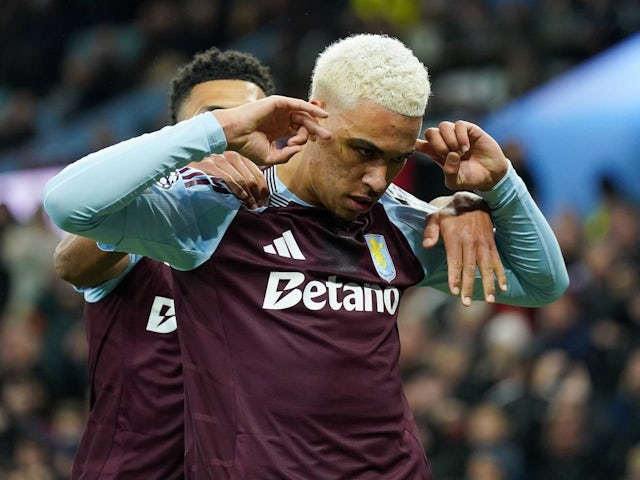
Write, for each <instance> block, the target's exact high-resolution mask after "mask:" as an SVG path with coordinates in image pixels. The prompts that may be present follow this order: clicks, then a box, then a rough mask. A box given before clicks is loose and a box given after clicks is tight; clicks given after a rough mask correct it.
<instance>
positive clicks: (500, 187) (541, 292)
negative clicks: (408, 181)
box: [385, 166, 569, 307]
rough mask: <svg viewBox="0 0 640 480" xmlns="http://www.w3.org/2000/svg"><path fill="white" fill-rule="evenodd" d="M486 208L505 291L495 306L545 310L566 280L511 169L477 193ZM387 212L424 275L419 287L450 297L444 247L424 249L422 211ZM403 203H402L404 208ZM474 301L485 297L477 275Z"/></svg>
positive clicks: (548, 232) (550, 239)
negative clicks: (491, 184) (416, 258)
mask: <svg viewBox="0 0 640 480" xmlns="http://www.w3.org/2000/svg"><path fill="white" fill-rule="evenodd" d="M476 193H477V194H478V195H480V196H481V197H482V198H483V199H484V200H485V201H486V202H487V204H488V205H489V208H490V210H491V217H492V219H493V222H494V225H495V239H496V245H497V247H498V251H499V253H500V258H501V260H502V263H503V265H504V267H505V270H506V275H507V281H508V289H507V291H506V292H502V291H500V290H499V289H496V302H498V303H504V304H509V305H520V306H525V307H537V306H541V305H546V304H548V303H550V302H552V301H554V300H555V299H557V298H558V297H559V296H560V295H562V293H564V291H565V290H566V289H567V287H568V285H569V275H568V273H567V269H566V266H565V262H564V259H563V257H562V252H561V250H560V246H559V244H558V241H557V239H556V237H555V235H554V233H553V230H552V229H551V226H550V225H549V224H548V222H547V221H546V219H545V218H544V216H543V215H542V212H541V211H540V209H539V208H538V207H537V205H536V204H535V202H534V201H533V199H532V198H531V195H530V194H529V192H528V191H527V188H526V186H525V185H524V183H523V181H522V179H520V177H519V176H518V175H517V174H516V172H515V170H514V169H513V167H511V166H510V167H509V171H508V173H507V175H506V176H505V177H504V178H503V179H502V180H501V181H500V182H499V183H498V184H497V185H496V186H495V187H494V188H493V189H492V190H490V191H488V192H476ZM386 202H387V204H385V208H386V210H387V212H388V213H389V215H390V218H391V219H392V221H393V222H394V223H395V224H396V225H397V226H398V228H400V230H401V231H402V232H403V234H404V235H405V237H406V238H407V241H408V242H409V244H410V245H411V248H412V250H413V251H414V253H415V254H416V256H417V257H418V259H419V260H420V263H421V264H422V266H423V268H424V271H425V277H424V280H423V281H422V282H421V283H420V285H421V286H431V287H433V288H436V289H438V290H440V291H443V292H445V293H450V292H449V287H448V280H447V278H448V274H447V264H446V253H445V251H444V246H443V244H442V242H439V243H438V245H436V246H435V247H434V248H431V249H425V248H423V247H422V233H423V231H424V228H425V217H426V214H427V213H428V211H427V209H426V207H424V206H422V207H420V206H419V204H416V203H414V204H411V205H406V204H399V205H395V206H392V204H393V203H394V202H390V201H389V200H388V199H387V200H386ZM405 203H406V202H405ZM473 298H474V300H483V299H484V292H483V288H482V281H481V278H480V274H479V272H478V271H477V270H476V283H475V288H474V294H473Z"/></svg>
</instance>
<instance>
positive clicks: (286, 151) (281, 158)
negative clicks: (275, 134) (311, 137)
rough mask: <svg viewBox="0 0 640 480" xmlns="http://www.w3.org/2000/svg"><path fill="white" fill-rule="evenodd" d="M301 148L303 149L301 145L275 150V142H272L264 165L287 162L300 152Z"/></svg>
mask: <svg viewBox="0 0 640 480" xmlns="http://www.w3.org/2000/svg"><path fill="white" fill-rule="evenodd" d="M303 148H304V147H303V146H302V145H285V146H283V147H282V148H277V147H276V146H275V142H273V143H272V147H271V149H270V150H269V154H268V155H267V158H266V159H265V162H264V164H265V165H277V164H279V163H285V162H288V161H289V159H290V158H291V157H293V156H294V155H295V154H296V153H298V152H300V151H302V149H303Z"/></svg>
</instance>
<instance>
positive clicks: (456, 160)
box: [442, 152, 460, 176]
mask: <svg viewBox="0 0 640 480" xmlns="http://www.w3.org/2000/svg"><path fill="white" fill-rule="evenodd" d="M459 170H460V154H459V153H458V152H449V154H448V155H447V157H446V159H445V161H444V164H443V165H442V171H443V172H444V174H445V175H452V176H457V175H458V171H459Z"/></svg>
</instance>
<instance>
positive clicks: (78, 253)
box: [53, 235, 129, 287]
mask: <svg viewBox="0 0 640 480" xmlns="http://www.w3.org/2000/svg"><path fill="white" fill-rule="evenodd" d="M53 263H54V266H55V269H56V273H57V274H58V276H59V277H60V278H61V279H63V280H65V281H67V282H69V283H71V284H72V285H75V286H76V287H95V286H97V285H100V284H101V283H104V282H106V281H108V280H112V279H114V278H116V277H117V276H118V275H120V274H121V273H122V272H124V270H125V269H126V268H127V265H128V263H129V258H128V254H127V253H124V252H105V251H103V250H100V249H99V248H98V245H97V244H96V242H95V241H94V240H90V239H88V238H84V237H80V236H78V235H67V236H66V237H65V238H64V239H62V241H61V242H60V243H59V244H58V246H57V247H56V249H55V252H54V254H53Z"/></svg>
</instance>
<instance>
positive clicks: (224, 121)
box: [211, 95, 331, 165]
mask: <svg viewBox="0 0 640 480" xmlns="http://www.w3.org/2000/svg"><path fill="white" fill-rule="evenodd" d="M211 113H212V114H213V115H214V116H215V117H216V119H217V120H218V122H219V123H220V125H221V126H222V128H223V130H224V134H225V137H226V139H227V145H228V147H229V149H230V150H235V151H237V152H238V153H240V154H242V155H244V156H246V157H248V158H249V159H251V160H252V161H253V162H254V163H256V164H257V165H274V164H277V163H284V162H286V161H287V160H289V159H290V158H291V157H292V156H293V155H295V154H296V153H298V152H299V151H300V150H302V148H303V145H304V144H305V143H306V142H307V140H309V139H310V138H311V139H313V138H314V137H316V136H318V137H320V138H323V139H326V140H329V139H330V138H331V133H330V132H329V131H328V130H327V129H325V128H323V127H322V126H320V124H319V123H318V120H317V119H318V118H326V117H327V116H328V113H327V112H325V111H324V110H323V109H321V108H320V107H318V106H316V105H313V104H311V103H309V102H306V101H304V100H299V99H295V98H290V97H282V96H279V95H272V96H270V97H267V98H263V99H262V100H258V101H255V102H249V103H246V104H244V105H241V106H239V107H235V108H227V109H218V110H214V111H212V112H211ZM285 138H286V140H285V141H281V142H278V140H282V139H285Z"/></svg>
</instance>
